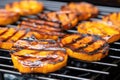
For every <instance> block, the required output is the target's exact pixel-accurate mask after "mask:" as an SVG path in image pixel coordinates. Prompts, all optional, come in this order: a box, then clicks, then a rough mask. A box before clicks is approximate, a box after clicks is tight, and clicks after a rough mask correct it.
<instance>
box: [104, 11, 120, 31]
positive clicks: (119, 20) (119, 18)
mask: <svg viewBox="0 0 120 80" xmlns="http://www.w3.org/2000/svg"><path fill="white" fill-rule="evenodd" d="M102 20H103V21H105V22H108V23H109V24H112V25H115V28H116V29H118V30H120V12H114V13H111V14H108V15H105V16H103V18H102Z"/></svg>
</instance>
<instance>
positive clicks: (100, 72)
mask: <svg viewBox="0 0 120 80" xmlns="http://www.w3.org/2000/svg"><path fill="white" fill-rule="evenodd" d="M66 68H69V69H75V70H81V71H87V72H93V73H99V74H106V75H108V74H109V72H104V71H98V70H91V69H84V68H77V67H71V66H67V67H66Z"/></svg>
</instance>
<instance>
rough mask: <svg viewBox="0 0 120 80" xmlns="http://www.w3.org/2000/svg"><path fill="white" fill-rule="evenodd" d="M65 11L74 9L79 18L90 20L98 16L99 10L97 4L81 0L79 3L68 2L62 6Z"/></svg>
mask: <svg viewBox="0 0 120 80" xmlns="http://www.w3.org/2000/svg"><path fill="white" fill-rule="evenodd" d="M61 10H63V11H72V12H75V13H77V14H78V17H79V20H80V21H82V20H88V19H89V18H91V17H96V16H97V14H98V12H99V10H98V8H97V7H96V6H94V5H92V4H90V3H87V2H79V3H74V2H71V3H68V4H66V5H63V6H62V7H61Z"/></svg>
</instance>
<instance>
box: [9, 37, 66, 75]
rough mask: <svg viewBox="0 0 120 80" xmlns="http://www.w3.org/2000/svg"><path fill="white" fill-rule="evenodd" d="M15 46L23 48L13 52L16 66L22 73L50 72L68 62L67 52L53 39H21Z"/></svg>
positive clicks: (12, 55)
mask: <svg viewBox="0 0 120 80" xmlns="http://www.w3.org/2000/svg"><path fill="white" fill-rule="evenodd" d="M14 47H17V48H23V49H22V50H18V51H16V52H14V53H12V54H11V57H12V61H13V64H14V67H15V68H16V69H18V70H19V71H20V72H21V73H44V74H46V73H49V72H54V71H56V70H59V69H60V68H62V67H64V66H65V65H66V63H67V54H66V52H65V50H64V49H63V48H61V47H60V45H59V44H58V43H56V42H55V41H53V40H45V39H44V40H41V41H35V40H31V39H30V40H19V41H17V42H16V43H15V44H14Z"/></svg>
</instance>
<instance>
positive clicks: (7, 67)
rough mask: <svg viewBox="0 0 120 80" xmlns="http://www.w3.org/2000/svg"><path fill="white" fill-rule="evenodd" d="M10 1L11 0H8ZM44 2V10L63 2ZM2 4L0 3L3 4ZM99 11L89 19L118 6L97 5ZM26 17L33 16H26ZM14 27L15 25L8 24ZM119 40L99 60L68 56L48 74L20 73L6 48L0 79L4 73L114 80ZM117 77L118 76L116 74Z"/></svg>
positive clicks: (0, 53)
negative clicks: (90, 60)
mask: <svg viewBox="0 0 120 80" xmlns="http://www.w3.org/2000/svg"><path fill="white" fill-rule="evenodd" d="M10 1H12V0H10ZM42 2H43V3H44V4H45V8H46V11H48V10H50V11H55V10H59V9H60V6H61V5H64V4H66V3H64V2H55V1H45V0H43V1H42ZM3 5H4V4H2V5H0V6H3ZM98 8H99V9H100V13H99V15H98V17H96V18H91V20H100V19H101V18H102V16H103V15H106V14H108V13H111V12H118V11H119V9H120V8H114V7H105V6H98ZM27 17H32V18H33V17H35V16H34V15H33V16H27ZM25 18H26V17H21V19H20V20H19V21H18V22H17V23H16V24H18V23H20V22H21V20H23V19H25ZM8 26H12V27H15V26H16V25H8ZM69 31H70V32H76V31H75V30H69ZM119 46H120V41H117V42H114V43H113V44H110V51H109V55H108V56H107V57H106V58H104V59H102V60H101V61H99V62H91V63H90V62H83V61H79V60H76V59H73V58H70V59H69V61H68V65H67V66H66V67H64V68H62V69H60V70H59V71H56V72H54V73H49V74H46V75H44V74H21V73H19V72H18V71H17V70H15V69H14V67H13V64H12V61H11V58H10V54H9V52H8V51H6V50H0V62H1V63H0V80H4V78H3V75H4V73H8V74H13V75H19V76H22V77H24V78H25V80H28V79H27V78H29V77H31V78H34V79H35V80H38V79H39V80H113V79H114V80H115V77H116V75H117V74H118V73H120V54H119V53H120V48H119ZM117 77H118V76H117Z"/></svg>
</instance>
